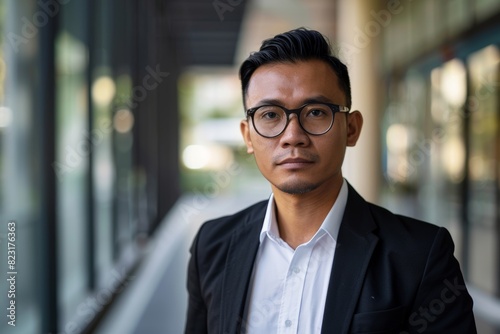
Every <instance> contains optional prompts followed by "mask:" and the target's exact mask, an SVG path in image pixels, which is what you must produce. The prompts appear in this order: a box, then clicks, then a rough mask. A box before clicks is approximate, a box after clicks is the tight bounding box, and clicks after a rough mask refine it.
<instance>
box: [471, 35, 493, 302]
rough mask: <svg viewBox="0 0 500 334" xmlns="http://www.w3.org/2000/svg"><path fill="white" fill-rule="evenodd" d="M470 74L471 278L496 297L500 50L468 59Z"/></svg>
mask: <svg viewBox="0 0 500 334" xmlns="http://www.w3.org/2000/svg"><path fill="white" fill-rule="evenodd" d="M468 63H469V70H470V77H471V79H470V81H471V91H470V95H471V96H470V101H471V103H470V108H471V118H470V129H471V136H470V160H469V187H470V196H469V207H470V210H469V221H470V222H471V247H470V257H471V261H470V266H471V268H470V269H471V270H470V277H471V280H472V282H474V284H476V285H477V286H478V287H480V288H482V289H484V290H485V291H487V292H489V293H492V294H495V293H497V292H498V291H497V290H496V289H497V288H498V287H496V282H497V281H498V278H497V275H498V273H497V269H496V265H497V263H498V256H499V254H498V252H496V251H495V250H496V249H497V247H498V242H499V241H498V240H497V237H496V236H497V233H496V228H497V227H496V218H495V217H496V215H497V214H498V207H497V203H498V202H497V196H498V195H499V194H498V189H499V188H497V185H496V180H495V179H496V178H497V177H499V175H496V168H497V165H498V164H500V162H499V161H498V152H499V151H498V150H499V147H500V142H499V141H498V138H499V137H498V132H499V131H500V128H499V124H498V123H499V120H500V115H499V110H500V109H499V107H500V103H499V102H500V101H499V94H500V92H499V87H500V85H499V77H498V73H499V63H500V52H499V49H498V48H497V47H495V46H493V45H491V46H488V47H486V48H484V49H482V50H480V51H478V52H476V53H474V54H472V55H471V56H470V57H469V59H468Z"/></svg>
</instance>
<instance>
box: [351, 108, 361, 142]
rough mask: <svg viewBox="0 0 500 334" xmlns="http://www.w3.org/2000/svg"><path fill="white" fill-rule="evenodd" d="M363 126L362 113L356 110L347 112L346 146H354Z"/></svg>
mask: <svg viewBox="0 0 500 334" xmlns="http://www.w3.org/2000/svg"><path fill="white" fill-rule="evenodd" d="M362 127H363V115H361V113H360V112H359V111H358V110H354V111H353V112H350V113H349V114H347V146H355V145H356V142H357V141H358V138H359V135H360V134H361V128H362Z"/></svg>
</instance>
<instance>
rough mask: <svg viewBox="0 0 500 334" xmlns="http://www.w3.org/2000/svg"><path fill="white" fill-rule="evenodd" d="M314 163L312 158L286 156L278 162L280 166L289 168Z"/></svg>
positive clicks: (297, 167)
mask: <svg viewBox="0 0 500 334" xmlns="http://www.w3.org/2000/svg"><path fill="white" fill-rule="evenodd" d="M312 164H313V161H312V160H308V159H304V158H299V157H296V158H286V159H284V160H281V161H279V162H278V163H277V165H278V166H282V167H285V168H287V169H299V168H304V167H308V166H311V165H312Z"/></svg>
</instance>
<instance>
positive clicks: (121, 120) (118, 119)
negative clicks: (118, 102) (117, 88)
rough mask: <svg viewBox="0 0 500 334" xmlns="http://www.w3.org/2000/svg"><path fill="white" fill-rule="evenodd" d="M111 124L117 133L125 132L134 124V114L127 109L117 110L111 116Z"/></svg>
mask: <svg viewBox="0 0 500 334" xmlns="http://www.w3.org/2000/svg"><path fill="white" fill-rule="evenodd" d="M113 126H114V128H115V130H116V131H117V132H119V133H127V132H129V131H130V130H131V129H132V127H133V126H134V115H133V114H132V112H130V110H128V109H120V110H118V111H117V112H116V113H115V115H114V117H113Z"/></svg>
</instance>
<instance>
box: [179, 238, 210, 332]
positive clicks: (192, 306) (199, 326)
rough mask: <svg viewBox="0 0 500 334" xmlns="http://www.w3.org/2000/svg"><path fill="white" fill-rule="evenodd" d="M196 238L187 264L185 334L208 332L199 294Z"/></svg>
mask: <svg viewBox="0 0 500 334" xmlns="http://www.w3.org/2000/svg"><path fill="white" fill-rule="evenodd" d="M198 239H199V234H198V235H197V236H196V238H195V239H194V241H193V244H192V246H191V249H190V253H191V258H190V260H189V265H188V279H187V289H188V294H189V300H188V310H187V320H186V326H185V331H184V333H185V334H204V333H208V328H207V308H206V305H205V302H204V300H203V297H202V294H201V287H200V276H199V268H198Z"/></svg>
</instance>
